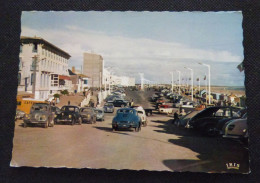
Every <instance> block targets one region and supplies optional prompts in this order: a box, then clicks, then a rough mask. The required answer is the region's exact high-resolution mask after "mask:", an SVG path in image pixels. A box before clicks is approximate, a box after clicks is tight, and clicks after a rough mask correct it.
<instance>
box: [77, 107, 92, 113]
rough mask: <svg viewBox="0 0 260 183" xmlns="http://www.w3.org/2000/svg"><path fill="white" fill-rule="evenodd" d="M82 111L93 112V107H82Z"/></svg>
mask: <svg viewBox="0 0 260 183" xmlns="http://www.w3.org/2000/svg"><path fill="white" fill-rule="evenodd" d="M80 112H92V109H89V108H82V109H80Z"/></svg>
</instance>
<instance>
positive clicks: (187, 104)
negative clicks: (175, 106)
mask: <svg viewBox="0 0 260 183" xmlns="http://www.w3.org/2000/svg"><path fill="white" fill-rule="evenodd" d="M194 106H195V103H194V102H182V107H183V108H194Z"/></svg>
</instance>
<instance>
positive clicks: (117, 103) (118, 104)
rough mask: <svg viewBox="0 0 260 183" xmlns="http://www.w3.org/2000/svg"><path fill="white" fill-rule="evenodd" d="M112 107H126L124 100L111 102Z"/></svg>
mask: <svg viewBox="0 0 260 183" xmlns="http://www.w3.org/2000/svg"><path fill="white" fill-rule="evenodd" d="M113 105H114V106H115V107H126V106H127V102H125V101H124V100H115V101H114V102H113Z"/></svg>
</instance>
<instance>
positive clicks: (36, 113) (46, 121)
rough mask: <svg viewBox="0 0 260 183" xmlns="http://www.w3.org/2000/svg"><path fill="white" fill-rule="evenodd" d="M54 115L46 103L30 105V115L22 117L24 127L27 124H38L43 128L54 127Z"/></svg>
mask: <svg viewBox="0 0 260 183" xmlns="http://www.w3.org/2000/svg"><path fill="white" fill-rule="evenodd" d="M53 119H54V114H52V112H51V106H50V105H49V104H47V103H35V104H33V105H32V107H31V110H30V114H28V115H26V116H25V117H24V121H23V122H24V125H23V126H24V127H27V126H28V125H29V124H40V125H43V126H44V127H45V128H48V127H53V126H54V121H53Z"/></svg>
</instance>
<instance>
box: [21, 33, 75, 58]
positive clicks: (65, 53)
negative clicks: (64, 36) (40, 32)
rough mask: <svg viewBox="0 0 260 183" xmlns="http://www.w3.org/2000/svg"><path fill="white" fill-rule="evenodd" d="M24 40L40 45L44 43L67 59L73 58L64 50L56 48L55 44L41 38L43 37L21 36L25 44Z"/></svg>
mask: <svg viewBox="0 0 260 183" xmlns="http://www.w3.org/2000/svg"><path fill="white" fill-rule="evenodd" d="M23 40H35V41H37V42H39V43H43V44H46V45H48V46H49V47H51V48H53V49H56V50H58V51H60V52H62V53H63V54H64V55H65V56H66V57H67V59H69V58H70V57H71V55H70V54H68V53H67V52H65V51H64V50H62V49H60V48H59V47H57V46H55V45H54V44H52V43H50V42H48V41H46V40H45V39H43V38H41V37H36V36H35V37H28V36H21V43H23Z"/></svg>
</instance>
